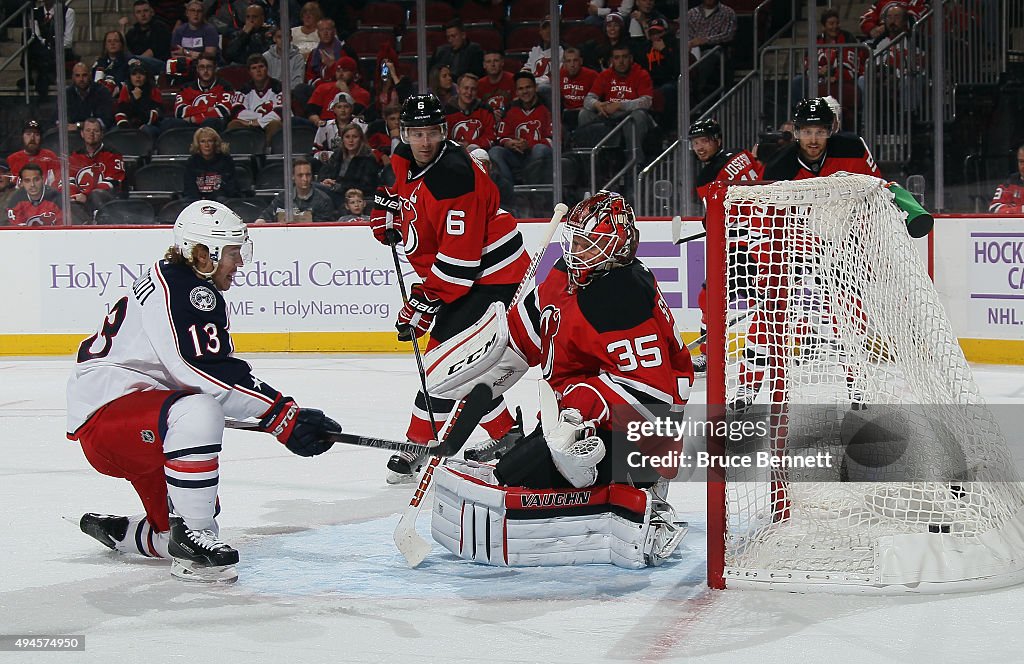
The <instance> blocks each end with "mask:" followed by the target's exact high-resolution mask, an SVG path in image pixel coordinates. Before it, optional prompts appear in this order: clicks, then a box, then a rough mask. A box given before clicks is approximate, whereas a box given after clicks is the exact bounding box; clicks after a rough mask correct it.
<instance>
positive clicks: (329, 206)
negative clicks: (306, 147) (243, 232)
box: [256, 157, 361, 224]
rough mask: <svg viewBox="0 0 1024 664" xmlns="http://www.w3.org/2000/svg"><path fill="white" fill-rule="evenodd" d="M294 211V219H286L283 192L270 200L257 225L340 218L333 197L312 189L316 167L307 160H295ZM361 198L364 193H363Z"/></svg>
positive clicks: (293, 163) (293, 175)
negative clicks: (314, 168)
mask: <svg viewBox="0 0 1024 664" xmlns="http://www.w3.org/2000/svg"><path fill="white" fill-rule="evenodd" d="M292 184H293V185H294V186H293V188H292V191H293V192H294V194H295V195H294V197H293V198H292V210H293V211H294V215H295V216H294V217H292V219H286V218H285V204H284V192H283V191H282V192H279V193H278V194H276V195H275V196H274V198H272V199H271V201H270V203H268V204H267V207H265V208H264V209H263V212H261V213H260V217H259V219H257V220H256V223H257V224H265V223H267V222H274V221H276V222H281V223H295V222H309V221H333V220H334V218H335V217H337V216H338V213H337V211H336V210H335V209H334V203H333V202H331V197H330V196H329V195H327V194H326V193H325V192H323V191H321V190H319V189H317V188H316V187H314V186H313V165H312V164H310V163H309V160H307V159H306V158H305V157H296V158H295V160H294V161H292ZM360 196H361V194H360Z"/></svg>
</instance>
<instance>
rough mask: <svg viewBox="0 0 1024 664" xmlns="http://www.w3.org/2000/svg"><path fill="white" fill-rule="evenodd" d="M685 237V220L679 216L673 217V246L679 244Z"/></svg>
mask: <svg viewBox="0 0 1024 664" xmlns="http://www.w3.org/2000/svg"><path fill="white" fill-rule="evenodd" d="M682 237H683V218H682V217H680V216H679V215H678V214H677V215H676V216H674V217H672V244H679V240H680V239H682Z"/></svg>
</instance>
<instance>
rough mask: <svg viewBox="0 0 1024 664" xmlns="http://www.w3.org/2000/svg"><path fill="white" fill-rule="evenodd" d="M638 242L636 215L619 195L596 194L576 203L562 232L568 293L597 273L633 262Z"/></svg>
mask: <svg viewBox="0 0 1024 664" xmlns="http://www.w3.org/2000/svg"><path fill="white" fill-rule="evenodd" d="M639 242H640V233H639V231H638V230H637V228H636V215H634V214H633V208H631V207H630V205H629V203H627V202H626V199H625V198H623V197H622V195H621V194H617V193H615V192H613V191H599V192H597V193H596V194H594V195H593V196H591V197H590V198H588V199H586V200H584V201H581V202H580V203H578V204H577V205H576V207H574V208H573V209H572V211H571V212H570V213H569V214H568V216H566V218H565V227H564V229H563V231H562V255H563V256H564V257H565V266H566V269H567V270H568V272H569V292H570V293H572V292H573V291H574V290H575V289H576V288H582V287H584V286H586V285H587V284H588V283H590V281H591V280H592V279H593V278H594V276H595V273H597V272H602V271H606V270H610V269H613V268H616V267H620V266H622V265H628V264H629V263H631V262H633V258H635V257H636V249H637V244H638V243H639Z"/></svg>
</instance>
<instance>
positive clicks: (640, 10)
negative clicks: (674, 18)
mask: <svg viewBox="0 0 1024 664" xmlns="http://www.w3.org/2000/svg"><path fill="white" fill-rule="evenodd" d="M619 11H622V8H621V7H620V8H619ZM655 18H657V19H661V20H662V21H665V24H666V26H667V25H668V21H666V20H665V15H664V14H662V13H661V12H659V11H658V10H656V9H655V8H654V0H636V2H635V3H634V4H633V9H632V10H631V11H630V12H629V26H627V33H628V34H629V39H630V41H631V42H632V43H633V48H634V49H642V48H643V47H644V45H645V42H646V41H647V39H648V38H647V28H648V26H649V25H650V22H651V19H655Z"/></svg>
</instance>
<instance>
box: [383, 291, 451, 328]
mask: <svg viewBox="0 0 1024 664" xmlns="http://www.w3.org/2000/svg"><path fill="white" fill-rule="evenodd" d="M442 304H444V302H443V301H442V300H435V299H433V298H431V297H430V296H428V295H427V294H426V293H424V292H423V286H422V285H421V284H416V285H415V286H413V287H412V292H410V293H409V301H408V302H406V303H405V306H404V307H402V310H401V311H399V312H398V322H397V323H395V327H396V328H398V340H399V341H412V340H413V337H414V336H415V338H417V339H418V338H420V337H422V336H423V335H424V334H426V333H427V330H429V329H430V323H431V322H432V321H433V320H434V314H436V313H437V310H438V309H440V308H441V305H442Z"/></svg>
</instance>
